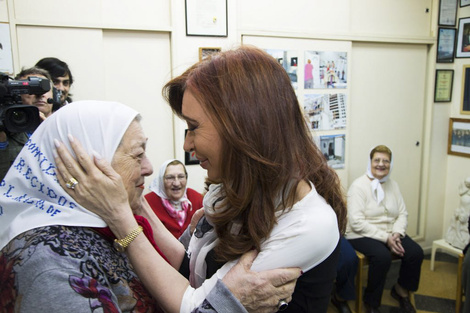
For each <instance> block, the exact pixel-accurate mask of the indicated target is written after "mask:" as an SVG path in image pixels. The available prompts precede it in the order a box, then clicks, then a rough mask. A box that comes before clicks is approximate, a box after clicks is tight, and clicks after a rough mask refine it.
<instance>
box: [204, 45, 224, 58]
mask: <svg viewBox="0 0 470 313" xmlns="http://www.w3.org/2000/svg"><path fill="white" fill-rule="evenodd" d="M221 50H222V48H220V47H218V48H213V47H201V48H199V61H202V60H204V59H205V58H207V57H208V56H210V55H211V54H214V53H217V52H220V51H221Z"/></svg>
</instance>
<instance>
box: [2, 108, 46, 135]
mask: <svg viewBox="0 0 470 313" xmlns="http://www.w3.org/2000/svg"><path fill="white" fill-rule="evenodd" d="M39 123H40V120H39V110H38V108H37V107H35V106H32V105H14V106H11V107H8V108H7V110H6V112H5V118H4V124H5V127H6V129H7V130H8V131H9V132H12V133H19V132H33V131H34V130H35V129H36V127H38V125H39Z"/></svg>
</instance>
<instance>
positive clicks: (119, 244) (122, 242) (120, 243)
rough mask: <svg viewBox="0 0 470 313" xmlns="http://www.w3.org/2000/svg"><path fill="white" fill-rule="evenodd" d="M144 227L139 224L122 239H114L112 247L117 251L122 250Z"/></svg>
mask: <svg viewBox="0 0 470 313" xmlns="http://www.w3.org/2000/svg"><path fill="white" fill-rule="evenodd" d="M143 230H144V229H143V228H142V226H139V227H138V228H136V229H134V230H133V231H131V232H130V233H129V235H127V236H126V237H124V238H122V239H114V249H116V250H117V251H119V252H124V251H125V250H126V248H127V246H129V245H130V243H131V242H132V241H133V240H134V239H135V238H137V236H139V234H140V233H141V232H142V231H143Z"/></svg>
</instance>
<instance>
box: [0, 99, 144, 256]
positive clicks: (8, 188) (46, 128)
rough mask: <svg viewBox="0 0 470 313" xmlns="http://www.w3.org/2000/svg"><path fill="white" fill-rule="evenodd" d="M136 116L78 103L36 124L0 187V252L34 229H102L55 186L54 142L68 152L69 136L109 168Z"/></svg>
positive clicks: (119, 108) (119, 107)
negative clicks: (49, 227) (11, 242)
mask: <svg viewBox="0 0 470 313" xmlns="http://www.w3.org/2000/svg"><path fill="white" fill-rule="evenodd" d="M137 114H138V112H137V111H135V110H134V109H131V108H129V107H127V106H125V105H123V104H120V103H116V102H104V101H78V102H74V103H70V104H67V105H66V106H64V107H62V108H61V109H60V110H58V111H57V112H55V113H54V114H52V115H51V116H50V117H48V118H47V119H46V120H45V121H44V122H42V123H41V125H39V127H38V128H37V129H36V131H35V132H34V133H33V135H32V136H31V138H30V139H29V141H28V142H27V143H26V144H25V146H24V147H23V149H22V150H21V152H20V153H19V154H18V156H17V158H16V160H15V162H14V163H13V165H12V166H11V168H10V170H9V171H8V173H7V175H6V176H5V178H4V180H3V181H2V182H0V249H2V248H3V247H4V246H5V245H7V244H8V242H9V241H10V240H11V239H13V238H14V237H16V236H17V235H19V234H21V233H23V232H25V231H27V230H30V229H33V228H37V227H42V226H48V225H67V226H85V227H105V226H106V224H105V222H104V221H103V220H102V219H101V218H100V217H99V216H97V215H95V214H94V213H92V212H90V211H88V210H87V209H85V208H83V207H82V206H80V205H79V204H78V203H76V202H75V200H73V199H72V198H71V197H70V196H69V195H68V194H67V193H66V192H65V190H63V189H62V187H61V186H60V185H59V182H58V180H57V178H56V171H55V162H54V155H53V153H54V152H53V151H54V149H55V146H54V139H57V140H59V141H60V142H62V143H63V144H64V145H66V146H67V148H69V151H72V150H71V148H70V145H69V140H68V138H67V136H68V135H69V134H71V135H73V136H74V137H75V138H76V139H78V140H79V141H80V142H81V144H82V145H83V147H84V148H85V150H86V151H87V152H88V153H89V154H90V155H92V153H93V151H96V152H97V153H98V154H99V155H101V156H102V157H103V158H105V159H106V160H107V161H108V162H111V161H112V158H113V156H114V153H115V152H116V149H117V147H118V146H119V143H120V141H121V139H122V137H123V136H124V133H125V132H126V131H127V128H128V127H129V125H130V124H131V122H132V121H133V120H134V118H135V117H136V116H137ZM79 183H80V182H79ZM103 196H106V195H103Z"/></svg>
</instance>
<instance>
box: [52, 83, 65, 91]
mask: <svg viewBox="0 0 470 313" xmlns="http://www.w3.org/2000/svg"><path fill="white" fill-rule="evenodd" d="M54 87H55V88H57V89H59V90H61V91H64V90H65V86H64V84H62V82H58V83H55V84H54Z"/></svg>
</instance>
